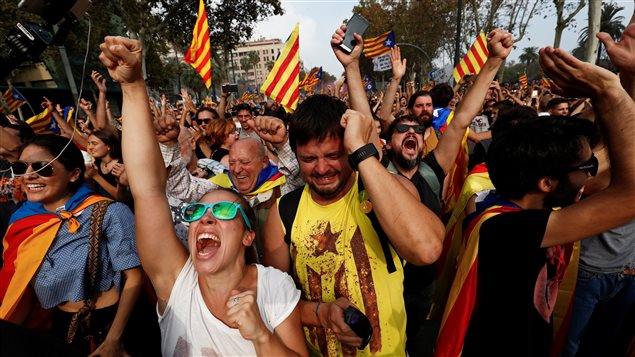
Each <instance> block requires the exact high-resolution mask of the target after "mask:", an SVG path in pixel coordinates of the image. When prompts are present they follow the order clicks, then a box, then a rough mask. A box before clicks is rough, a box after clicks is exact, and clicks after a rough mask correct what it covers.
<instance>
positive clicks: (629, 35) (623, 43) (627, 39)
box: [598, 12, 635, 99]
mask: <svg viewBox="0 0 635 357" xmlns="http://www.w3.org/2000/svg"><path fill="white" fill-rule="evenodd" d="M598 38H599V39H600V41H602V44H604V47H605V48H606V53H608V55H609V58H611V62H612V63H613V64H614V65H615V67H617V68H618V69H619V71H620V81H621V83H622V87H624V89H625V90H626V92H627V93H628V94H629V95H630V96H631V98H633V99H635V62H633V59H634V58H635V12H634V13H633V17H631V21H630V23H629V24H628V26H627V27H626V30H624V33H622V38H621V39H620V41H619V42H614V41H613V39H612V38H611V36H610V35H609V34H607V33H605V32H600V33H599V34H598Z"/></svg>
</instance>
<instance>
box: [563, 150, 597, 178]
mask: <svg viewBox="0 0 635 357" xmlns="http://www.w3.org/2000/svg"><path fill="white" fill-rule="evenodd" d="M599 167H600V163H599V162H598V158H597V157H595V155H593V154H591V158H590V159H589V160H587V161H585V162H583V163H582V164H580V165H578V166H573V167H569V168H568V169H567V172H574V171H586V172H587V173H588V174H589V175H591V176H595V175H597V174H598V168H599Z"/></svg>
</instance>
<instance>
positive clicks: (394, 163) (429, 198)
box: [384, 30, 514, 356]
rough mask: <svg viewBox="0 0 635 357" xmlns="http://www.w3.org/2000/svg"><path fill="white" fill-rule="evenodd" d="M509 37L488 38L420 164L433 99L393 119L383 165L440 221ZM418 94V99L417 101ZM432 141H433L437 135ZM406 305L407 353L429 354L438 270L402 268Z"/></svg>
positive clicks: (424, 98) (423, 95)
mask: <svg viewBox="0 0 635 357" xmlns="http://www.w3.org/2000/svg"><path fill="white" fill-rule="evenodd" d="M513 42H514V41H513V38H512V36H511V34H509V33H507V32H504V31H501V30H495V31H492V32H491V33H490V34H489V35H488V49H489V57H488V59H487V61H486V62H485V64H484V65H483V68H482V69H481V72H480V73H479V74H478V76H477V77H476V78H475V80H474V84H473V85H472V86H471V87H470V89H469V90H468V92H467V93H466V94H465V96H464V98H463V101H462V102H461V103H460V104H459V107H458V109H457V111H456V113H455V115H454V119H453V120H452V121H451V122H450V124H448V126H447V128H446V129H445V133H444V135H443V136H442V137H441V139H440V140H439V144H438V145H437V147H436V148H435V149H434V150H432V151H431V152H430V153H429V154H428V155H426V156H425V158H424V159H423V160H422V159H421V157H422V154H423V152H424V151H425V149H424V147H425V143H424V140H425V134H424V133H425V132H426V128H428V127H429V126H430V125H431V123H432V99H431V97H430V95H429V93H427V92H423V91H421V92H417V93H415V95H413V96H412V97H411V98H410V103H412V105H410V104H409V108H411V109H410V110H411V112H412V113H413V115H406V116H402V117H399V118H397V119H395V120H394V121H393V122H392V123H390V126H389V127H388V129H387V139H388V140H387V142H386V151H387V154H388V155H387V156H388V158H389V159H390V161H389V162H384V163H385V164H386V165H387V168H388V171H391V172H394V173H398V174H399V175H402V176H404V177H406V178H407V179H409V180H410V181H412V183H413V184H414V185H415V187H416V188H417V191H418V193H419V198H420V200H421V202H423V204H425V205H426V206H427V207H428V208H430V210H432V211H433V212H434V213H435V214H437V215H438V216H440V215H441V188H442V187H443V181H444V179H445V176H446V175H447V174H448V172H449V171H450V169H451V168H452V166H453V165H454V163H455V159H456V156H457V153H458V152H459V148H460V144H461V140H462V138H463V135H465V131H466V130H467V129H468V127H469V125H470V123H471V122H472V118H474V116H476V115H477V114H478V113H479V111H480V110H481V107H482V104H483V100H484V99H485V95H486V93H487V88H488V86H489V85H490V83H491V82H492V80H493V79H494V76H495V75H496V72H497V71H498V69H499V68H500V66H501V65H502V63H503V61H504V60H505V58H507V56H508V55H509V53H510V52H511V49H512V45H513ZM418 94H419V95H418ZM430 135H435V134H434V132H433V133H432V134H430ZM404 274H405V281H404V299H405V301H406V311H407V314H408V326H407V333H408V352H409V354H411V355H413V356H420V355H422V354H427V353H429V351H425V350H424V349H426V348H427V349H428V350H429V349H430V348H431V345H432V344H433V342H430V340H432V341H433V340H434V338H428V340H426V339H425V335H423V333H424V331H423V324H424V321H425V318H426V316H427V315H428V312H429V310H430V307H431V304H432V296H433V293H434V275H435V267H434V266H432V265H431V266H414V265H412V264H406V266H405V267H404Z"/></svg>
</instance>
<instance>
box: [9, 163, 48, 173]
mask: <svg viewBox="0 0 635 357" xmlns="http://www.w3.org/2000/svg"><path fill="white" fill-rule="evenodd" d="M29 166H30V167H31V170H33V172H34V173H36V174H38V175H40V176H42V177H51V176H53V166H51V164H50V163H49V162H48V161H36V162H31V163H28V162H26V161H20V160H18V161H14V162H12V163H11V171H13V174H14V175H24V174H26V170H28V168H29Z"/></svg>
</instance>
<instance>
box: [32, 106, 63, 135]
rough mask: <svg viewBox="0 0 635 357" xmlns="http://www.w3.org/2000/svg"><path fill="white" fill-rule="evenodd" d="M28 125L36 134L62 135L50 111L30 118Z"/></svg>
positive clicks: (44, 111) (46, 110)
mask: <svg viewBox="0 0 635 357" xmlns="http://www.w3.org/2000/svg"><path fill="white" fill-rule="evenodd" d="M26 123H27V124H29V126H30V127H31V129H33V131H34V132H35V133H36V134H58V135H59V134H60V128H59V127H58V126H57V122H56V121H55V119H53V115H52V114H51V111H50V110H48V109H44V110H43V111H42V112H41V113H40V114H37V115H34V116H32V117H30V118H29V119H27V120H26Z"/></svg>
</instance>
